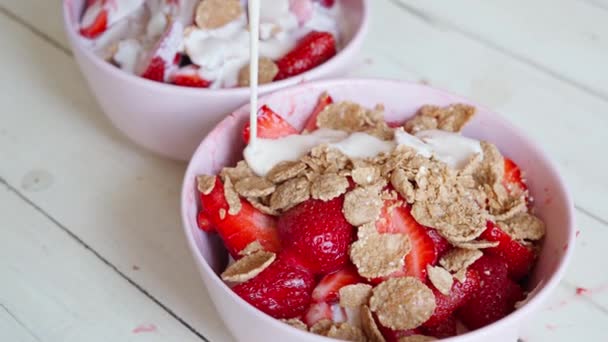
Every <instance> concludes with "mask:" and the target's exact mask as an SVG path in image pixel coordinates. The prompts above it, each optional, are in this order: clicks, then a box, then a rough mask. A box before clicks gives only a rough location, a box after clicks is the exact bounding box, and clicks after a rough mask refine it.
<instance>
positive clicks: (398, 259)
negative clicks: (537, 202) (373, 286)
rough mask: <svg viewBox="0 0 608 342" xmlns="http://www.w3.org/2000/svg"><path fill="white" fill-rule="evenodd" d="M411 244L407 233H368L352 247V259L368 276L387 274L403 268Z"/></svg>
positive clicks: (375, 276)
mask: <svg viewBox="0 0 608 342" xmlns="http://www.w3.org/2000/svg"><path fill="white" fill-rule="evenodd" d="M410 249H411V244H410V240H409V237H408V236H407V235H406V234H378V233H375V234H367V235H365V236H363V238H360V239H358V240H357V241H355V242H354V243H353V244H352V245H351V247H350V259H351V260H352V262H353V264H355V266H357V271H358V272H359V274H360V275H361V276H363V277H366V278H369V279H371V278H377V277H382V276H387V275H389V274H391V273H393V272H395V271H398V270H400V269H402V268H403V265H404V262H405V260H404V258H405V256H406V255H407V253H409V251H410Z"/></svg>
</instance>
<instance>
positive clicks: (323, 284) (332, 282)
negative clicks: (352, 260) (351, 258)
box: [312, 264, 364, 303]
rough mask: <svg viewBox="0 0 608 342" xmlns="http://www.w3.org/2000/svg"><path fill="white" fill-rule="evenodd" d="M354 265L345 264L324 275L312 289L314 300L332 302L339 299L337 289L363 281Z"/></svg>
mask: <svg viewBox="0 0 608 342" xmlns="http://www.w3.org/2000/svg"><path fill="white" fill-rule="evenodd" d="M363 281H364V280H363V278H361V276H359V273H358V272H357V269H356V268H355V266H354V265H350V264H349V265H347V266H346V267H344V268H342V269H341V270H339V271H336V272H334V273H330V274H327V275H325V276H324V277H323V278H321V281H319V284H317V287H315V289H314V291H312V300H313V301H314V302H326V303H333V302H336V301H338V300H339V291H340V289H341V288H343V287H344V286H346V285H351V284H357V283H361V282H363Z"/></svg>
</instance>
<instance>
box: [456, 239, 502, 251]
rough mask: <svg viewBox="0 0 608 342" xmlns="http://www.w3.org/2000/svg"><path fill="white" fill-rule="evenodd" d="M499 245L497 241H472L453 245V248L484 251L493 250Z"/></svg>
mask: <svg viewBox="0 0 608 342" xmlns="http://www.w3.org/2000/svg"><path fill="white" fill-rule="evenodd" d="M498 245H499V242H498V241H486V240H474V241H468V242H460V243H455V244H454V246H456V247H458V248H462V249H472V250H475V249H484V248H493V247H496V246H498Z"/></svg>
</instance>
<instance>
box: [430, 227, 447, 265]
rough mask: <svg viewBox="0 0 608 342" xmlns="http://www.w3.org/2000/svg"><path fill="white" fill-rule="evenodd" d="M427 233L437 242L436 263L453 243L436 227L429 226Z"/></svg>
mask: <svg viewBox="0 0 608 342" xmlns="http://www.w3.org/2000/svg"><path fill="white" fill-rule="evenodd" d="M426 233H427V234H428V235H429V237H430V238H431V240H433V243H434V244H435V255H436V258H435V262H434V264H436V263H437V262H438V261H439V259H441V257H442V256H443V255H444V254H445V252H447V251H449V250H450V249H451V248H452V245H451V244H450V243H449V242H448V240H446V239H445V238H444V237H443V236H441V235H440V234H439V233H438V232H437V230H436V229H433V228H427V230H426Z"/></svg>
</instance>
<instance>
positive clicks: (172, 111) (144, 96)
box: [63, 0, 368, 160]
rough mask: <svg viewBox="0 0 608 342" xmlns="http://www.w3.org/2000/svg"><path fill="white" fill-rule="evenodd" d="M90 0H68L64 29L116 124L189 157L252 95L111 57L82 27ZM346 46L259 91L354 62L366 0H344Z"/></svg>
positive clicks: (147, 143) (151, 145) (144, 141)
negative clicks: (174, 79)
mask: <svg viewBox="0 0 608 342" xmlns="http://www.w3.org/2000/svg"><path fill="white" fill-rule="evenodd" d="M86 3H87V1H86V0H65V1H63V15H64V25H65V32H66V35H67V37H68V40H69V42H70V44H71V47H72V51H73V52H74V56H75V58H76V61H77V62H78V65H79V66H80V69H81V71H82V73H83V75H84V77H85V79H86V80H87V83H88V85H89V87H90V88H91V90H92V92H93V94H94V95H95V97H96V98H97V101H98V103H99V104H100V106H101V108H102V110H103V111H104V112H105V114H106V115H107V116H108V117H109V118H110V120H111V121H112V123H113V124H114V126H116V127H117V128H118V129H119V130H120V131H122V132H123V133H124V134H125V135H127V136H128V137H129V138H130V139H132V140H133V141H135V142H136V143H137V144H139V145H141V146H143V147H145V148H146V149H149V150H151V151H154V152H156V153H158V154H160V155H163V156H166V157H170V158H173V159H181V160H187V159H188V158H189V157H190V156H191V155H192V152H193V151H194V150H195V148H196V147H197V146H198V144H199V142H200V140H201V138H202V137H204V136H205V135H206V134H207V133H208V132H209V131H210V130H211V129H212V128H213V126H214V125H215V124H217V122H218V121H220V120H221V119H222V118H223V117H224V116H225V115H227V114H229V113H230V112H232V111H233V110H235V109H236V108H238V107H239V106H241V105H243V104H244V103H246V102H247V100H248V99H249V89H248V88H244V87H241V88H224V89H205V88H188V87H182V86H175V85H172V84H165V83H160V82H152V81H150V80H147V79H144V78H141V77H139V76H135V75H132V74H129V73H126V72H124V71H122V70H121V69H119V68H117V67H115V66H113V65H111V64H110V63H108V62H106V61H105V60H103V59H102V58H100V57H99V56H98V55H96V54H95V53H94V52H93V51H91V49H89V48H88V47H87V46H85V44H83V41H82V37H81V36H80V35H79V33H78V30H79V29H78V28H79V20H80V16H81V14H82V13H83V8H84V6H85V4H86ZM340 4H341V6H342V11H343V13H344V15H342V16H340V18H339V22H338V24H339V29H340V31H341V32H340V33H341V49H340V50H339V51H338V52H337V54H336V55H335V56H334V57H333V58H331V59H329V60H328V61H326V62H324V63H323V64H321V65H319V66H317V67H315V68H313V69H311V70H309V71H307V72H304V73H302V74H299V75H297V76H294V77H290V78H287V79H284V80H280V81H276V82H273V83H269V84H265V85H262V86H260V93H261V94H267V93H270V92H273V91H276V90H278V89H281V88H284V87H287V86H291V85H295V84H298V83H302V82H304V81H308V80H314V79H323V78H329V77H335V76H338V75H341V74H343V73H345V72H346V71H347V70H348V67H349V66H350V65H351V63H353V62H354V60H355V58H356V56H357V54H358V52H359V50H360V48H361V44H362V42H363V38H364V36H365V34H366V32H367V26H368V4H367V0H342V1H340Z"/></svg>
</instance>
